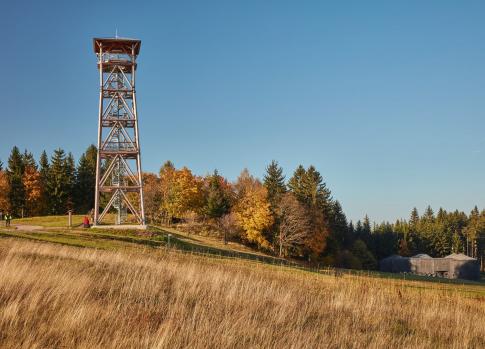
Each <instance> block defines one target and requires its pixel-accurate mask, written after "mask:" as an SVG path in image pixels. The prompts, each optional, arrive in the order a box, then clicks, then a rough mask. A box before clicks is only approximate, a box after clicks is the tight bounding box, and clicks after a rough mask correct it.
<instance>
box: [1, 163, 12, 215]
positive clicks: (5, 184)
mask: <svg viewBox="0 0 485 349" xmlns="http://www.w3.org/2000/svg"><path fill="white" fill-rule="evenodd" d="M9 192H10V186H9V181H8V175H7V172H6V171H4V170H0V211H2V212H3V214H5V213H7V212H10V200H9V197H8V194H9Z"/></svg>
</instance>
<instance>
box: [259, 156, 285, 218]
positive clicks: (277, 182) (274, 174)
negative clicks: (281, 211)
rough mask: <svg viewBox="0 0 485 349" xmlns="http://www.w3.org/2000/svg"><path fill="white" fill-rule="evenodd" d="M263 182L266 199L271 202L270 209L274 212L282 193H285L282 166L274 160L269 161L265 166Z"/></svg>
mask: <svg viewBox="0 0 485 349" xmlns="http://www.w3.org/2000/svg"><path fill="white" fill-rule="evenodd" d="M263 184H264V186H265V187H266V189H267V190H268V201H269V203H270V204H271V210H272V212H273V213H274V212H275V211H276V208H277V207H278V205H279V202H280V200H281V197H282V195H283V194H284V193H286V185H285V176H284V175H283V168H281V167H280V166H279V165H278V162H276V161H275V160H273V161H271V164H269V165H268V166H267V167H266V174H265V175H264V178H263Z"/></svg>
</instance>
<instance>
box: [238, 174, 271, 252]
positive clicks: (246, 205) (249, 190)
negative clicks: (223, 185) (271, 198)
mask: <svg viewBox="0 0 485 349" xmlns="http://www.w3.org/2000/svg"><path fill="white" fill-rule="evenodd" d="M235 187H236V193H237V194H236V195H237V202H236V205H235V206H234V208H233V212H234V214H235V217H236V220H237V222H238V225H239V226H240V227H241V229H242V231H243V232H244V233H243V238H244V239H245V240H247V241H249V242H251V243H256V244H257V245H258V246H259V247H263V248H266V249H269V248H270V247H271V245H270V243H269V241H268V240H267V239H266V237H265V236H264V234H263V232H264V231H265V230H266V229H268V228H270V227H271V225H272V223H273V217H272V215H271V210H270V203H269V202H268V192H267V190H266V188H265V187H264V186H263V185H262V184H261V182H260V181H259V180H257V179H255V178H254V177H253V176H251V175H250V174H249V172H248V171H247V170H244V171H243V172H242V173H241V175H240V176H239V178H238V180H237V182H236V185H235Z"/></svg>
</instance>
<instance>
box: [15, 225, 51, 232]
mask: <svg viewBox="0 0 485 349" xmlns="http://www.w3.org/2000/svg"><path fill="white" fill-rule="evenodd" d="M12 227H13V228H16V229H17V230H23V231H34V230H42V229H44V227H42V226H40V225H26V224H13V225H12Z"/></svg>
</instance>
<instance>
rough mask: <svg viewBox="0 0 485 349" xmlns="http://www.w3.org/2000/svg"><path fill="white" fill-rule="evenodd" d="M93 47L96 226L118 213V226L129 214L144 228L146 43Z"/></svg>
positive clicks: (120, 41)
mask: <svg viewBox="0 0 485 349" xmlns="http://www.w3.org/2000/svg"><path fill="white" fill-rule="evenodd" d="M93 43H94V52H95V53H96V56H97V60H98V71H99V84H100V85H99V123H98V157H97V164H96V196H95V203H94V206H95V207H94V224H95V225H98V224H100V223H101V222H102V221H103V218H105V216H106V214H107V213H108V212H109V211H110V210H113V209H114V210H115V212H116V219H115V223H116V224H123V223H124V222H125V220H126V218H127V216H128V213H131V214H133V216H134V217H135V219H136V221H137V222H138V223H139V224H145V210H144V206H143V185H142V171H141V155H140V143H139V139H140V138H139V132H138V113H137V106H136V90H135V73H136V68H137V63H136V58H137V56H138V54H139V52H140V46H141V41H140V40H135V39H124V38H95V39H93ZM101 206H103V207H101ZM100 208H102V212H100Z"/></svg>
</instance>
